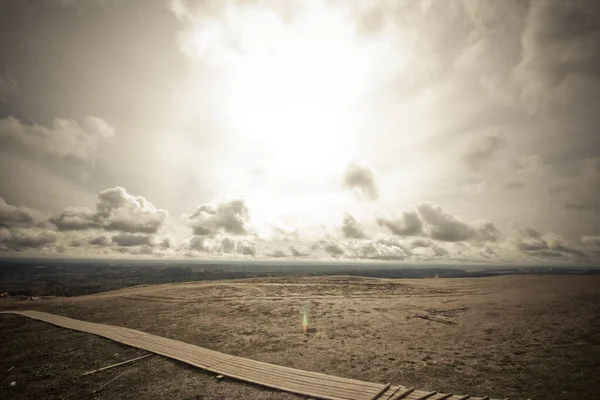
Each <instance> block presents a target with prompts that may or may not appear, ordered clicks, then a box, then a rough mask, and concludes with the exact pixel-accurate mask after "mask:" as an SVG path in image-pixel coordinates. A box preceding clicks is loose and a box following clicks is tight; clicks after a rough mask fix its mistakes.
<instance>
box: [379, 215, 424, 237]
mask: <svg viewBox="0 0 600 400" xmlns="http://www.w3.org/2000/svg"><path fill="white" fill-rule="evenodd" d="M377 223H378V224H379V225H380V226H385V227H386V228H388V229H389V230H390V231H391V232H392V233H393V234H394V235H399V236H415V235H419V234H421V233H422V230H423V222H422V221H421V218H420V217H419V215H418V214H417V212H416V211H403V212H402V215H401V216H400V217H399V218H395V219H391V218H377Z"/></svg>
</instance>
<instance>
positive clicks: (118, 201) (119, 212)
mask: <svg viewBox="0 0 600 400" xmlns="http://www.w3.org/2000/svg"><path fill="white" fill-rule="evenodd" d="M167 216H168V213H167V211H165V210H161V209H157V208H156V207H155V206H154V205H153V204H152V203H150V202H149V201H147V200H146V199H145V198H144V197H142V196H134V195H131V194H129V193H127V191H126V190H125V189H124V188H122V187H116V188H112V189H107V190H104V191H102V192H100V194H98V202H97V203H96V213H95V215H94V219H95V220H96V221H97V222H98V223H99V224H100V225H101V226H102V227H104V228H105V229H107V230H115V231H122V232H129V233H157V232H158V230H159V229H160V228H161V227H162V226H163V225H164V223H165V221H166V219H167Z"/></svg>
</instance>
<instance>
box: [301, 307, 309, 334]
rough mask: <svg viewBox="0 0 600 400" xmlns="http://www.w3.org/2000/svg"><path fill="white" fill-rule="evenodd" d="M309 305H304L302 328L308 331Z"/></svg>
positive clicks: (305, 331)
mask: <svg viewBox="0 0 600 400" xmlns="http://www.w3.org/2000/svg"><path fill="white" fill-rule="evenodd" d="M308 325H309V323H308V305H304V306H302V330H303V331H304V333H308Z"/></svg>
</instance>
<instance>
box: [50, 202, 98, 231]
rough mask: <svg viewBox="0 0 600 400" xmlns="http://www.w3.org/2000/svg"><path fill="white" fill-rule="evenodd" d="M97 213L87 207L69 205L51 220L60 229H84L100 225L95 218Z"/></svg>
mask: <svg viewBox="0 0 600 400" xmlns="http://www.w3.org/2000/svg"><path fill="white" fill-rule="evenodd" d="M94 219H95V214H94V212H93V211H91V210H90V209H88V208H85V207H69V208H67V209H65V210H64V211H63V212H61V213H60V214H58V215H55V216H52V217H51V218H50V219H49V221H50V222H51V223H53V224H54V225H55V226H56V227H57V228H58V230H59V231H71V230H84V229H89V228H95V227H100V225H99V224H98V223H97V222H96V221H95V220H94Z"/></svg>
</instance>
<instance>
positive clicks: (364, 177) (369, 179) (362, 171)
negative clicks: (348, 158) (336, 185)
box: [343, 163, 379, 200]
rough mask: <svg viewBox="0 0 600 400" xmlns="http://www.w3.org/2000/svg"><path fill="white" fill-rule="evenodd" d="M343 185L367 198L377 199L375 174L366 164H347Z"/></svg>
mask: <svg viewBox="0 0 600 400" xmlns="http://www.w3.org/2000/svg"><path fill="white" fill-rule="evenodd" d="M343 185H344V187H345V188H347V189H352V190H356V191H358V192H359V193H360V194H361V195H362V197H363V198H366V199H368V200H377V198H378V197H379V193H378V190H377V184H376V182H375V174H374V173H373V171H372V170H371V168H369V167H368V166H366V165H359V164H356V163H352V164H349V165H348V167H347V168H346V171H345V173H344V181H343Z"/></svg>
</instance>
